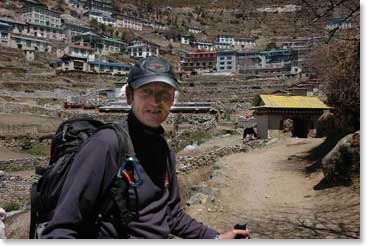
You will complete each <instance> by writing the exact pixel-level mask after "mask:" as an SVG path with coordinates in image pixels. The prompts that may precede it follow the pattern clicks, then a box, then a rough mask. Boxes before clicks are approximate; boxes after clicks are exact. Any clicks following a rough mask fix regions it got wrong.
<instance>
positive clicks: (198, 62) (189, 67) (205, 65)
mask: <svg viewBox="0 0 367 246" xmlns="http://www.w3.org/2000/svg"><path fill="white" fill-rule="evenodd" d="M216 65H217V53H216V52H213V51H193V52H188V53H186V56H185V57H184V59H183V62H182V69H183V71H190V72H205V71H208V72H209V71H213V70H214V69H215V68H216Z"/></svg>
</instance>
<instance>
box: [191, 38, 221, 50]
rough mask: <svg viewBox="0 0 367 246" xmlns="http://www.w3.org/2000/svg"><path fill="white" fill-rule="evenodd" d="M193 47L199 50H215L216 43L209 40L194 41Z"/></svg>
mask: <svg viewBox="0 0 367 246" xmlns="http://www.w3.org/2000/svg"><path fill="white" fill-rule="evenodd" d="M192 47H193V48H195V49H197V50H206V51H214V50H215V49H214V44H213V43H212V42H209V41H200V40H198V41H194V42H192Z"/></svg>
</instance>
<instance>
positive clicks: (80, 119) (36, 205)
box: [29, 115, 142, 239]
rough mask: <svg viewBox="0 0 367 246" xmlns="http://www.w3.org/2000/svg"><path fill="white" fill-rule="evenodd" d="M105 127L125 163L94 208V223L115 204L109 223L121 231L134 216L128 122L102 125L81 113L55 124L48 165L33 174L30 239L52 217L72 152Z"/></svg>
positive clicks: (132, 165)
mask: <svg viewBox="0 0 367 246" xmlns="http://www.w3.org/2000/svg"><path fill="white" fill-rule="evenodd" d="M105 128H111V129H113V130H114V131H115V132H116V135H117V138H118V144H119V149H121V150H122V151H121V153H119V160H118V161H119V162H118V163H124V167H123V168H124V169H123V170H121V168H120V169H119V171H118V172H121V171H123V173H124V175H125V177H122V178H121V175H117V174H116V177H115V179H114V181H113V184H112V186H111V187H110V189H109V192H108V194H103V196H102V197H103V199H102V200H103V201H102V202H101V204H100V205H99V211H96V212H97V213H96V222H95V223H96V224H97V223H98V220H100V219H101V218H103V217H104V214H105V213H107V211H110V210H111V207H113V206H114V205H116V207H117V208H118V211H117V212H116V213H117V216H115V217H116V218H117V220H116V221H112V223H113V224H114V226H116V227H117V228H118V229H119V230H120V231H121V227H124V228H126V227H127V224H128V223H130V222H131V221H132V220H133V218H135V216H136V215H137V213H136V211H133V210H132V209H131V208H130V207H128V205H127V204H128V201H127V197H128V196H127V192H128V187H129V185H131V184H130V183H131V178H130V177H134V173H133V172H134V170H135V169H134V167H135V166H134V165H136V162H137V160H136V158H135V153H134V149H133V145H132V142H131V139H130V136H129V134H128V127H127V122H126V121H122V122H119V123H111V124H105V123H103V122H101V121H98V120H95V119H93V118H91V117H89V116H85V115H80V116H76V117H72V118H71V119H69V120H66V121H64V122H63V123H62V124H61V125H60V126H59V127H58V129H57V131H56V134H55V135H54V137H53V140H52V143H51V151H50V161H49V165H48V166H47V167H46V168H37V169H36V174H38V175H41V177H40V179H39V180H38V181H37V182H35V183H33V184H32V189H31V221H30V232H29V238H30V239H36V238H40V235H41V233H42V231H43V229H44V227H45V225H46V224H47V222H48V221H49V220H50V219H51V218H52V216H53V213H54V210H55V208H56V205H57V202H58V199H59V196H60V194H61V191H62V188H63V185H64V182H65V180H66V177H67V175H68V172H69V170H70V168H71V166H72V163H73V160H74V157H75V155H76V154H77V153H78V151H79V150H80V149H81V147H82V146H83V144H84V143H85V142H86V140H87V139H88V138H89V137H90V136H92V135H93V134H94V133H96V132H97V131H99V130H101V129H105ZM124 175H122V176H124ZM126 176H127V177H126ZM141 181H142V180H139V182H141ZM129 182H130V183H129ZM119 237H121V238H125V237H127V234H123V235H119Z"/></svg>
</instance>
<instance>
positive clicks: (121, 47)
mask: <svg viewBox="0 0 367 246" xmlns="http://www.w3.org/2000/svg"><path fill="white" fill-rule="evenodd" d="M72 42H73V43H74V44H77V45H82V46H89V47H91V48H93V49H96V53H98V54H100V55H109V54H117V53H123V52H124V51H125V48H126V43H124V42H121V41H118V40H115V39H113V38H108V37H101V36H99V35H97V34H95V33H92V32H87V33H83V34H80V35H76V36H74V37H73V38H72Z"/></svg>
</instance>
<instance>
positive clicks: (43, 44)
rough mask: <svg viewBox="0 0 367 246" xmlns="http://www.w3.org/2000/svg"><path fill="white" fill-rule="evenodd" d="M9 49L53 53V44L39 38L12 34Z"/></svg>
mask: <svg viewBox="0 0 367 246" xmlns="http://www.w3.org/2000/svg"><path fill="white" fill-rule="evenodd" d="M9 47H11V48H15V49H21V50H32V51H40V52H51V51H52V47H51V43H50V42H49V41H48V40H46V39H44V38H39V37H30V36H28V35H24V34H19V33H17V34H16V33H12V34H11V36H10V42H9Z"/></svg>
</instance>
